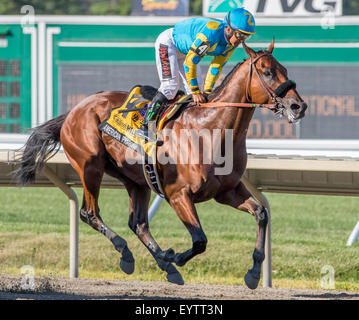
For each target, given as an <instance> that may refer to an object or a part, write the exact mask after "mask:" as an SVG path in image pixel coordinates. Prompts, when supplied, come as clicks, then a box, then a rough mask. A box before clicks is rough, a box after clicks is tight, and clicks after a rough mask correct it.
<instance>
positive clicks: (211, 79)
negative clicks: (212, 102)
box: [204, 48, 235, 94]
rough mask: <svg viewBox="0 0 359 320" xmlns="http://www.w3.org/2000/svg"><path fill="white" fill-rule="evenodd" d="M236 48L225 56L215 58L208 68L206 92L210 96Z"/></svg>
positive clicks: (225, 53) (224, 54)
mask: <svg viewBox="0 0 359 320" xmlns="http://www.w3.org/2000/svg"><path fill="white" fill-rule="evenodd" d="M234 49H235V48H232V49H230V50H229V51H227V52H224V53H223V54H221V55H219V56H216V57H214V59H213V60H212V62H211V65H210V66H209V68H208V72H207V76H206V80H205V83H204V92H205V93H207V94H210V93H211V92H212V90H213V87H214V85H215V83H216V81H217V79H218V77H219V75H220V74H221V72H222V69H223V67H224V65H225V64H226V63H227V61H228V60H229V58H230V57H231V55H232V53H233V52H234Z"/></svg>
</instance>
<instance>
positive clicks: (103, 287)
mask: <svg viewBox="0 0 359 320" xmlns="http://www.w3.org/2000/svg"><path fill="white" fill-rule="evenodd" d="M21 280H22V277H21V276H14V275H6V274H1V275H0V300H4V299H10V300H14V299H35V300H55V299H56V300H84V299H85V300H86V299H101V300H133V299H137V300H141V299H143V300H149V299H154V300H166V299H169V300H172V299H176V300H177V299H209V300H262V299H266V300H268V299H269V300H318V299H319V300H359V293H355V292H345V291H334V290H330V291H324V290H302V289H283V288H262V287H258V288H257V289H256V290H253V291H252V290H250V289H247V288H246V287H243V286H224V285H206V284H185V285H183V286H178V285H174V284H170V283H166V282H143V281H123V280H96V279H67V278H49V277H35V278H34V281H33V287H32V289H28V290H24V289H23V288H22V285H21Z"/></svg>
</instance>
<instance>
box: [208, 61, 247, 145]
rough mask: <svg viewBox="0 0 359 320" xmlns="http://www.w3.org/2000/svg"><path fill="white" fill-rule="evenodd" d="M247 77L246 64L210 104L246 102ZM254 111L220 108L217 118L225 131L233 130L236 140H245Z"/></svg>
mask: <svg viewBox="0 0 359 320" xmlns="http://www.w3.org/2000/svg"><path fill="white" fill-rule="evenodd" d="M248 76H249V66H248V63H243V65H242V66H241V67H240V68H238V70H236V72H235V73H234V74H233V76H232V77H231V79H230V80H229V81H228V83H227V84H226V85H225V86H224V87H223V89H222V90H221V91H220V92H218V94H217V95H216V96H215V97H213V99H211V102H234V103H239V102H247V101H246V100H247V98H246V86H247V81H248ZM253 112H254V110H253V109H252V108H233V107H228V108H226V107H224V108H221V112H220V113H219V117H220V119H221V123H222V124H223V125H224V126H225V128H227V129H233V131H234V132H233V134H234V136H235V137H238V138H245V136H246V133H247V129H248V126H249V122H250V120H251V119H252V116H253Z"/></svg>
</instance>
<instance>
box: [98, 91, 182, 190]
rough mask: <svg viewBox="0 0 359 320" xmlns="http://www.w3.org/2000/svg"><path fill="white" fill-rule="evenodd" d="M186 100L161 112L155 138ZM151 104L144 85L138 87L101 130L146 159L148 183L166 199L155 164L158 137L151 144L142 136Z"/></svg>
mask: <svg viewBox="0 0 359 320" xmlns="http://www.w3.org/2000/svg"><path fill="white" fill-rule="evenodd" d="M185 98H188V96H182V97H181V98H180V99H178V100H177V101H176V102H174V103H173V104H170V105H169V106H168V107H167V108H166V109H165V110H164V111H163V112H162V113H161V116H160V119H159V116H157V119H156V121H157V123H158V125H157V130H156V131H157V132H156V135H158V134H159V132H160V131H161V130H162V128H163V126H164V124H165V122H166V121H167V120H169V119H171V118H172V117H173V116H174V115H175V113H176V112H177V111H178V109H179V108H180V107H181V106H182V103H178V102H180V101H184V99H185ZM150 102H151V101H150V100H148V99H145V98H144V97H143V96H142V94H141V86H135V87H134V88H133V89H132V90H131V91H130V93H129V95H128V96H127V98H126V100H125V102H124V103H123V104H122V105H121V106H119V107H115V108H113V109H112V110H111V111H110V114H109V116H108V118H107V119H106V120H105V121H103V122H102V123H101V124H100V125H99V126H98V128H99V129H100V130H101V131H103V132H105V133H106V134H108V135H110V136H111V137H113V138H114V139H116V140H118V141H119V142H121V143H122V144H124V145H125V146H127V147H129V148H131V149H133V150H135V151H137V152H138V153H140V154H141V155H143V156H144V158H145V161H144V165H143V167H144V174H145V177H146V180H147V182H148V184H149V185H150V187H151V188H152V189H154V191H155V192H157V193H158V194H159V195H162V196H163V191H162V188H161V185H160V183H159V179H158V175H157V169H156V165H155V163H156V137H152V139H151V140H150V141H149V140H147V139H144V138H142V137H141V136H143V133H142V130H141V127H142V125H143V121H144V116H145V114H146V111H147V107H148V105H149V103H150ZM141 133H142V134H141ZM149 158H150V159H149ZM149 164H153V165H149ZM154 185H155V186H154Z"/></svg>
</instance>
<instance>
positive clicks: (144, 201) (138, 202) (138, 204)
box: [126, 186, 184, 284]
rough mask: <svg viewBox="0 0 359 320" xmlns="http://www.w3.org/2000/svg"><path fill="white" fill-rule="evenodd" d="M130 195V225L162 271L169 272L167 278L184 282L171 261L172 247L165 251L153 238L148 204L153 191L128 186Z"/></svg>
mask: <svg viewBox="0 0 359 320" xmlns="http://www.w3.org/2000/svg"><path fill="white" fill-rule="evenodd" d="M126 188H127V191H128V192H129V195H130V216H129V223H128V224H129V227H130V229H131V230H132V231H133V232H134V233H135V234H136V235H137V236H138V238H139V239H140V240H141V242H142V243H143V244H144V245H145V246H146V248H147V250H148V251H149V252H150V253H151V255H152V256H153V258H154V259H155V260H156V262H157V264H158V266H159V267H160V269H161V270H162V271H166V272H167V280H168V281H169V282H172V283H175V284H184V281H183V279H182V276H181V274H180V273H179V272H178V270H177V269H176V268H175V266H174V265H173V264H172V263H171V262H172V260H173V257H174V252H173V250H172V249H168V250H166V251H163V250H162V249H161V248H160V246H159V245H158V244H157V242H156V241H155V240H154V239H153V237H152V235H151V232H150V228H149V225H148V204H149V201H150V195H151V191H150V190H149V189H148V188H147V187H146V188H139V187H134V186H133V187H132V188H131V187H129V186H126Z"/></svg>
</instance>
